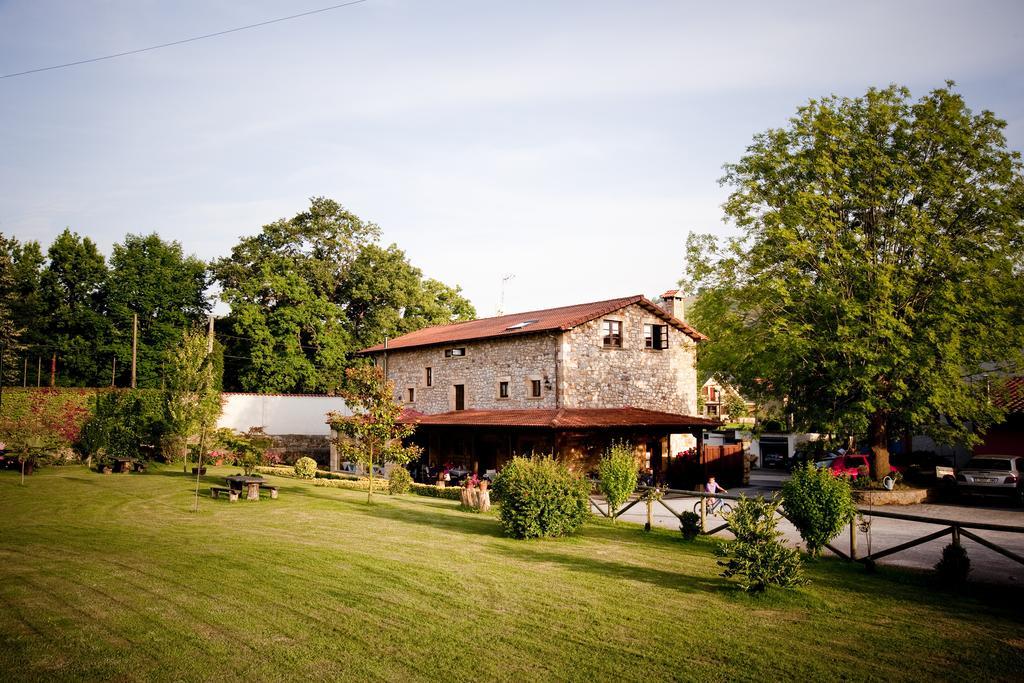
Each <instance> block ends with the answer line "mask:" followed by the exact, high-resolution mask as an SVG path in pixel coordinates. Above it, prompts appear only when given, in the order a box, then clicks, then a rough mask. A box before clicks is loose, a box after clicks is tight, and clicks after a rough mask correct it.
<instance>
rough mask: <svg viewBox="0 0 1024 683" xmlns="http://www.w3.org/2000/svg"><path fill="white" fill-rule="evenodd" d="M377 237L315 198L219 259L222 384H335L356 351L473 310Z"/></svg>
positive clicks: (310, 388)
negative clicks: (223, 317) (224, 359)
mask: <svg viewBox="0 0 1024 683" xmlns="http://www.w3.org/2000/svg"><path fill="white" fill-rule="evenodd" d="M379 235H380V229H379V228H378V227H377V226H376V225H374V224H373V223H367V222H364V221H363V220H361V219H360V218H359V217H358V216H356V215H354V214H352V213H351V212H349V211H347V210H346V209H345V208H344V207H342V206H341V205H340V204H338V203H337V202H335V201H333V200H331V199H326V198H323V197H314V198H313V199H312V200H311V202H310V207H309V209H308V210H307V211H304V212H302V213H300V214H298V215H296V216H295V217H293V218H291V219H281V220H278V221H276V222H274V223H271V224H269V225H265V226H263V230H262V231H261V232H260V234H258V235H255V236H252V237H245V238H243V239H242V240H241V241H240V242H239V243H238V244H237V245H236V246H235V247H234V249H232V251H231V256H229V257H226V258H222V259H219V260H218V261H216V262H215V263H214V264H213V271H214V274H215V276H216V278H217V280H218V281H219V282H220V284H221V287H222V294H221V296H222V298H223V300H224V301H225V302H227V303H228V304H229V305H230V306H231V315H230V318H229V320H228V321H227V322H228V335H229V336H228V337H227V339H228V344H227V346H228V352H227V356H228V361H229V362H228V364H227V366H226V367H227V370H226V379H225V381H226V384H227V385H228V386H229V387H238V388H241V389H244V390H246V391H294V392H324V391H334V390H337V389H338V388H339V387H340V385H341V384H342V376H343V372H344V370H345V368H346V367H348V366H349V365H350V358H351V355H352V353H353V352H354V351H357V350H358V349H360V348H363V347H364V346H367V345H371V344H374V343H376V342H378V341H380V340H382V339H383V338H384V337H385V336H394V335H397V334H402V333H404V332H408V331H411V330H414V329H419V328H420V327H423V326H425V325H431V324H436V323H438V322H449V321H451V320H452V319H465V318H468V317H472V315H473V314H474V312H473V309H472V306H470V304H469V302H468V301H466V300H465V299H464V298H462V296H461V295H460V294H459V290H458V289H452V288H450V287H447V286H445V285H443V284H441V283H439V282H436V281H434V280H423V278H422V273H421V272H420V271H419V269H417V268H414V267H413V266H412V265H410V264H409V262H408V261H407V260H406V257H405V254H404V253H403V252H402V251H401V250H399V249H398V248H397V247H396V246H394V245H391V246H390V247H387V248H383V247H380V246H379V245H378V244H377V243H376V240H377V239H378V237H379ZM232 356H234V357H235V358H231V357H232Z"/></svg>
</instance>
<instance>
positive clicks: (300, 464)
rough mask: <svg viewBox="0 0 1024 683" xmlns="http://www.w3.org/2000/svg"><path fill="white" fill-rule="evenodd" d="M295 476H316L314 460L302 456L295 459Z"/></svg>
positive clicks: (308, 477) (305, 477)
mask: <svg viewBox="0 0 1024 683" xmlns="http://www.w3.org/2000/svg"><path fill="white" fill-rule="evenodd" d="M295 476H296V477H299V478H301V479H312V478H314V477H315V476H316V460H314V459H313V458H310V457H309V456H303V457H301V458H299V459H298V460H296V461H295Z"/></svg>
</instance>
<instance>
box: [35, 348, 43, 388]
mask: <svg viewBox="0 0 1024 683" xmlns="http://www.w3.org/2000/svg"><path fill="white" fill-rule="evenodd" d="M42 379H43V357H42V356H39V357H38V358H36V388H37V389H38V388H39V387H41V386H42Z"/></svg>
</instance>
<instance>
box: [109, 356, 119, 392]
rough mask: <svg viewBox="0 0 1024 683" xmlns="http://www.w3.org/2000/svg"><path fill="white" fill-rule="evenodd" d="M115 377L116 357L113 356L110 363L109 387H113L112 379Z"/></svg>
mask: <svg viewBox="0 0 1024 683" xmlns="http://www.w3.org/2000/svg"><path fill="white" fill-rule="evenodd" d="M116 376H117V356H116V355H115V356H114V358H113V360H112V361H111V363H110V386H111V387H113V386H114V378H115V377H116Z"/></svg>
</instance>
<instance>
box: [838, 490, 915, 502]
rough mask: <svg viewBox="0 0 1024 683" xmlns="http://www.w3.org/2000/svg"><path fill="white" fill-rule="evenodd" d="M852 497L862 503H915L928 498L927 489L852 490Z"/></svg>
mask: <svg viewBox="0 0 1024 683" xmlns="http://www.w3.org/2000/svg"><path fill="white" fill-rule="evenodd" d="M853 499H854V500H855V501H856V502H857V503H861V504H863V505H916V504H917V503H923V502H925V501H926V500H928V489H912V488H899V489H894V490H892V491H886V490H885V489H882V490H876V489H862V490H854V491H853Z"/></svg>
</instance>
